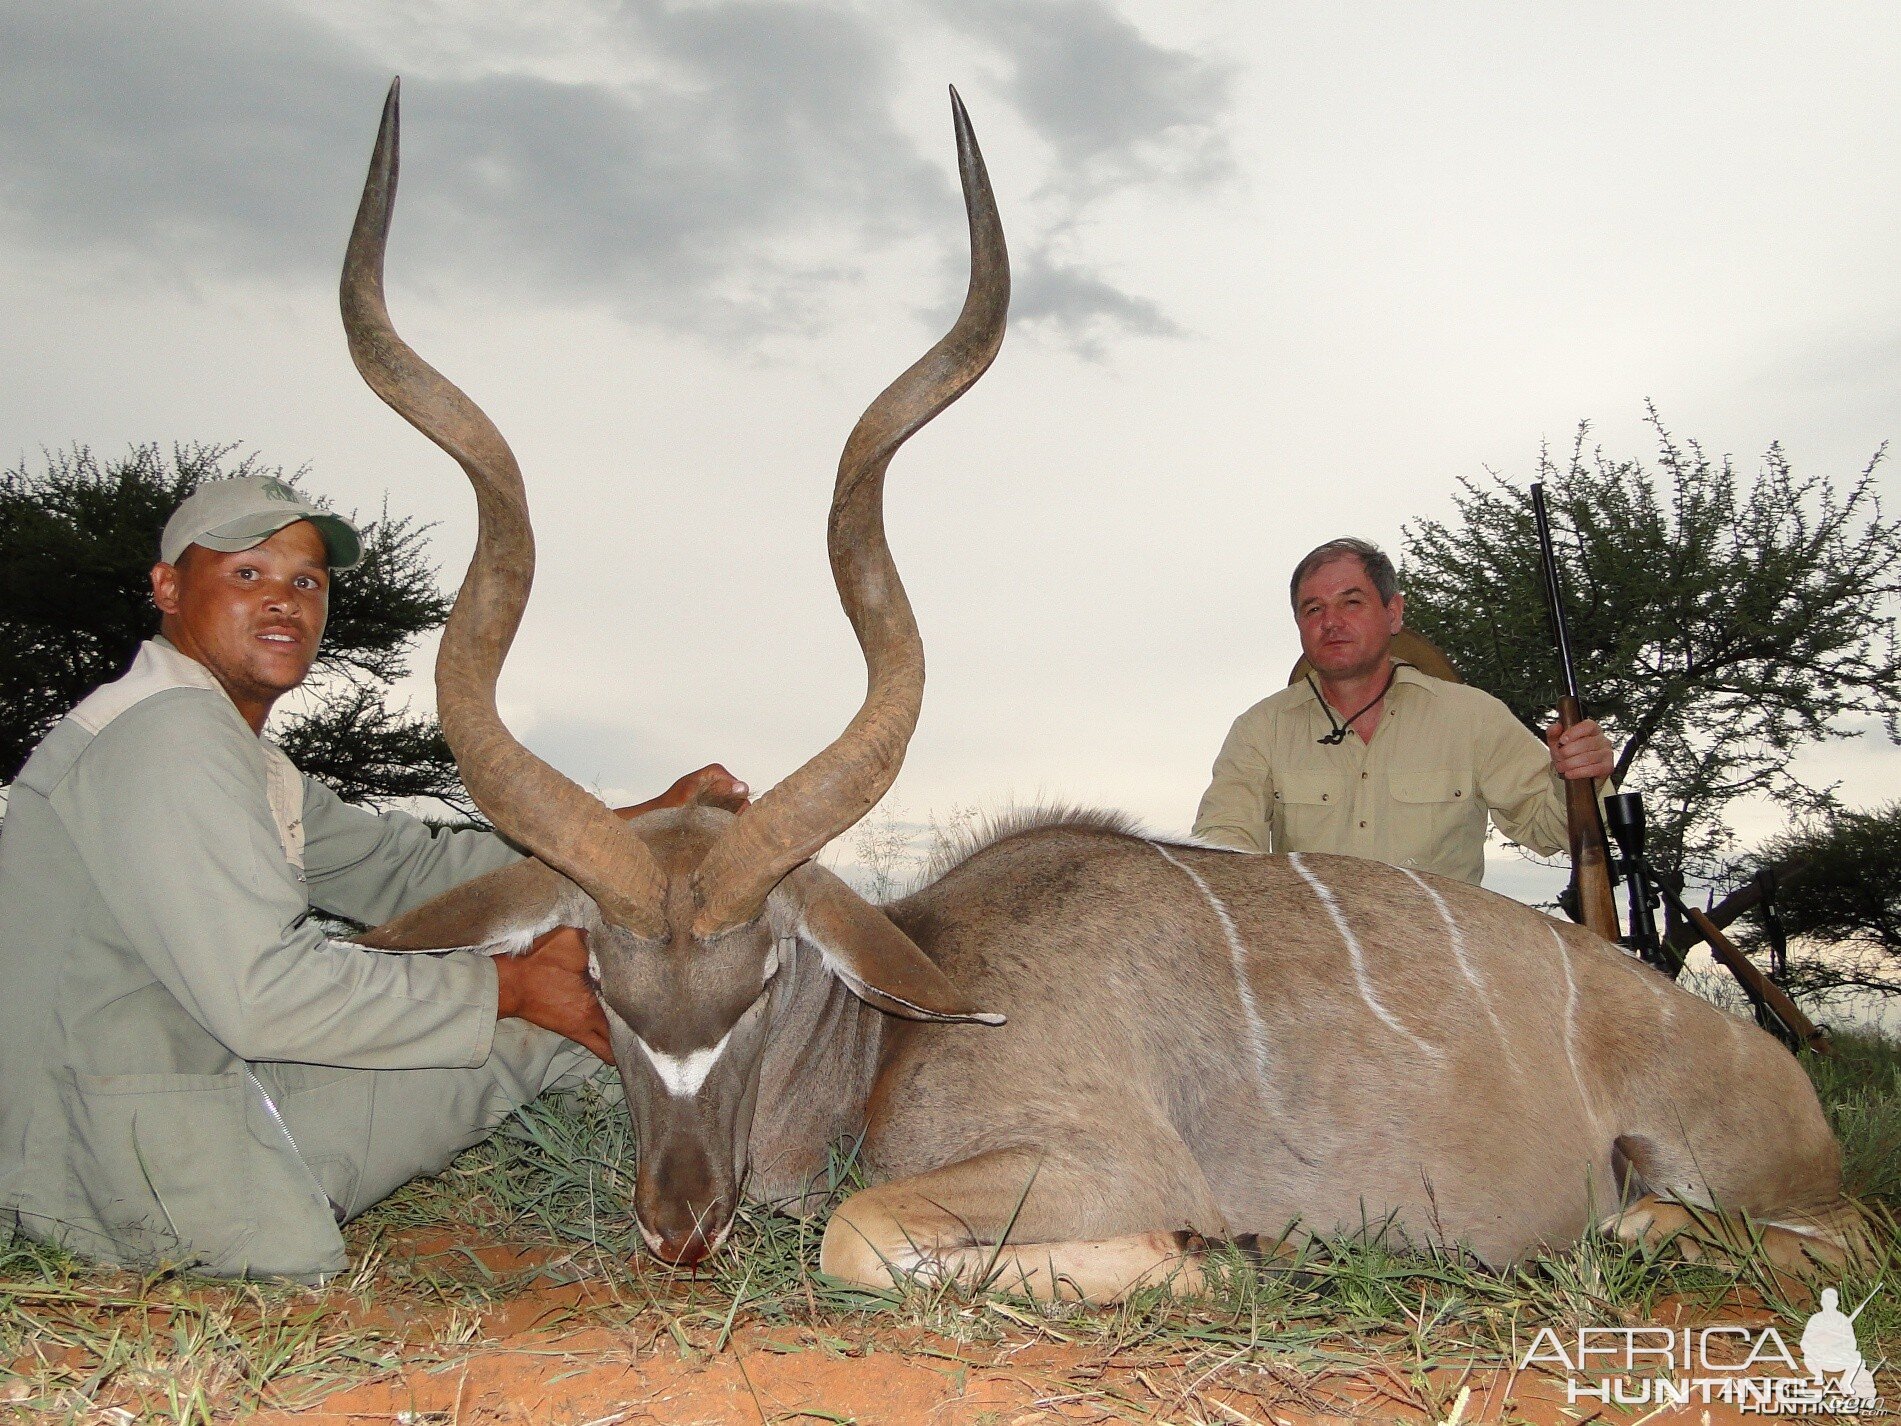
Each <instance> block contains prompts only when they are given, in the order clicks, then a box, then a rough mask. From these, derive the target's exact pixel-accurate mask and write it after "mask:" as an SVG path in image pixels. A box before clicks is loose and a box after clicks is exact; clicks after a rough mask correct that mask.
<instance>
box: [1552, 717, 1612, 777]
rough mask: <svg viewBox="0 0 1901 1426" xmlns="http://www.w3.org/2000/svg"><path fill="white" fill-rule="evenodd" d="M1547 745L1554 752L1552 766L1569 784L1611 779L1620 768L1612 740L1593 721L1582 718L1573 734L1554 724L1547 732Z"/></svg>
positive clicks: (1571, 730)
mask: <svg viewBox="0 0 1901 1426" xmlns="http://www.w3.org/2000/svg"><path fill="white" fill-rule="evenodd" d="M1545 746H1546V747H1548V748H1550V749H1551V765H1552V767H1554V768H1556V769H1557V772H1558V776H1559V777H1561V778H1564V779H1565V780H1566V781H1567V782H1581V781H1583V780H1584V779H1586V778H1590V779H1593V780H1595V779H1598V778H1605V777H1609V776H1610V775H1611V773H1613V772H1614V771H1616V769H1617V757H1616V755H1615V754H1614V753H1613V752H1612V751H1611V740H1610V739H1609V738H1607V737H1605V736H1604V730H1603V729H1602V728H1600V727H1598V726H1597V720H1596V719H1593V718H1582V719H1579V720H1578V721H1577V722H1576V723H1573V724H1572V725H1571V727H1570V729H1569V731H1566V730H1565V729H1563V728H1561V727H1559V726H1558V724H1556V723H1553V724H1552V725H1551V726H1550V727H1549V728H1546V729H1545Z"/></svg>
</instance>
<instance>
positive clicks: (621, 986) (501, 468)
mask: <svg viewBox="0 0 1901 1426" xmlns="http://www.w3.org/2000/svg"><path fill="white" fill-rule="evenodd" d="M951 103H952V109H953V112H954V116H955V122H956V130H957V152H958V163H959V167H960V170H961V173H962V178H963V188H964V203H965V208H966V211H967V213H968V215H969V224H970V246H971V274H970V289H969V293H968V295H967V297H966V298H965V301H964V307H963V311H962V312H961V314H960V315H959V316H958V318H957V321H956V323H955V325H954V326H952V328H951V330H950V331H949V332H948V333H947V334H946V335H945V336H944V338H943V339H942V340H941V341H939V342H938V343H937V345H936V346H934V347H932V348H931V350H930V351H929V352H927V353H926V354H925V355H924V356H923V357H922V358H921V359H920V360H919V361H918V362H917V363H916V364H915V365H913V366H912V367H911V368H910V369H909V370H908V371H906V372H905V373H904V374H903V375H902V376H900V377H899V378H898V379H897V380H896V381H894V382H893V383H892V384H891V385H890V386H889V387H887V388H886V389H885V391H884V392H883V394H881V395H880V396H879V397H878V398H877V400H876V401H874V402H873V403H872V404H871V406H870V407H869V408H868V409H867V410H866V412H865V414H864V415H863V416H862V417H861V418H860V419H859V421H858V424H857V426H856V428H854V430H853V431H852V433H851V437H850V439H849V440H848V441H847V442H846V444H845V451H844V455H843V456H842V458H841V459H840V461H839V467H838V479H837V483H836V485H835V487H834V490H833V497H832V510H831V518H830V521H829V524H828V526H827V536H826V543H827V548H828V550H829V552H830V555H831V563H832V574H833V578H834V579H835V581H836V582H837V585H838V593H839V598H840V600H841V601H842V602H843V604H844V607H845V613H846V615H847V617H848V618H849V619H850V620H851V624H852V628H853V630H854V632H855V633H856V634H857V637H858V642H859V647H860V648H861V649H862V650H863V651H864V656H865V665H866V670H867V691H866V694H865V699H864V703H863V704H862V706H861V707H860V708H859V710H858V713H857V715H856V716H855V717H854V718H853V719H852V720H851V722H850V723H849V724H848V725H847V726H846V728H845V730H844V732H843V733H841V734H840V735H839V737H838V738H837V739H836V740H835V741H834V742H833V743H832V744H831V746H829V747H827V748H826V749H824V750H823V751H822V752H820V753H819V754H818V755H817V756H816V757H814V758H812V759H811V760H810V761H809V762H807V763H806V764H805V765H804V766H803V767H801V768H799V769H798V770H797V771H796V772H794V773H793V774H792V775H791V776H789V777H787V778H786V779H785V780H784V781H783V782H781V783H779V784H778V785H777V786H776V787H774V788H773V789H772V790H771V791H769V792H767V793H766V794H765V795H764V796H763V797H761V798H760V799H759V801H758V802H757V804H756V805H754V806H753V807H752V808H750V809H749V810H748V811H746V812H745V813H744V814H742V815H740V816H738V817H734V816H732V815H731V814H729V813H727V812H725V811H722V810H719V809H716V808H712V807H688V808H682V809H678V810H672V811H666V812H653V813H648V814H646V815H645V816H642V817H640V818H637V819H635V820H634V821H632V822H622V821H620V820H619V819H618V818H617V817H615V816H614V814H613V813H612V812H610V811H609V810H608V809H607V808H606V807H605V806H603V805H602V804H601V803H600V801H599V800H597V799H596V798H595V797H594V796H592V795H591V794H590V793H588V792H587V791H586V790H584V789H583V788H581V787H580V786H578V785H577V784H576V783H574V782H573V781H571V780H570V779H568V778H567V777H566V776H564V775H563V774H561V773H559V772H557V771H556V770H555V769H554V768H552V767H550V766H549V765H548V764H547V763H545V762H543V761H542V760H541V759H540V758H538V757H536V756H535V755H534V754H533V753H531V752H529V751H528V750H527V749H526V748H525V747H523V746H522V745H521V744H520V743H519V742H518V741H517V740H516V739H515V738H514V736H513V735H512V734H510V733H509V731H508V729H507V728H506V727H504V726H503V724H502V721H501V717H500V715H499V714H498V712H497V711H496V705H495V685H496V679H497V677H498V676H499V675H500V672H501V668H502V662H503V660H504V659H505V658H506V656H507V653H508V649H509V645H510V643H511V642H512V641H513V639H514V636H515V631H516V628H517V627H518V625H519V624H520V621H521V615H522V611H523V609H524V608H525V606H526V604H527V601H528V591H529V586H530V584H531V583H532V580H533V576H534V562H535V549H534V536H533V534H532V532H531V530H530V528H529V521H528V505H527V499H526V496H525V494H524V491H523V488H522V479H521V471H520V468H519V466H518V465H517V464H516V461H515V457H514V455H513V453H512V452H511V451H510V450H509V448H508V444H507V442H506V441H504V440H503V439H502V436H501V433H500V432H498V431H497V430H496V429H495V427H494V425H493V424H492V423H491V422H490V421H489V419H488V418H487V417H486V416H485V415H484V414H483V413H482V411H481V410H480V409H479V408H478V407H477V406H476V405H475V403H474V402H472V401H470V400H469V399H468V397H466V396H465V395H463V393H462V392H461V391H459V390H458V389H457V388H456V387H455V386H454V385H453V384H452V383H450V382H449V381H448V380H447V379H446V378H444V377H443V376H441V375H440V374H439V373H437V372H436V371H435V370H434V369H433V368H431V367H430V366H429V365H428V364H427V363H426V362H424V361H423V360H422V359H421V358H420V357H418V356H417V355H416V354H415V352H414V351H412V350H411V349H410V348H409V346H408V345H407V344H406V343H405V342H404V341H403V340H402V338H401V337H399V336H398V335H397V334H396V331H395V329H394V327H392V326H391V324H390V320H389V313H388V309H387V307H386V306H385V303H384V298H383V254H384V248H385V244H386V239H387V236H388V231H389V223H390V213H391V208H392V204H393V202H394V199H395V194H396V169H397V86H396V85H394V84H392V85H391V86H390V92H389V98H388V100H387V101H386V103H385V105H384V109H383V122H382V127H381V130H380V131H379V133H378V135H377V140H376V150H375V153H374V155H373V156H372V158H371V160H370V172H369V178H368V180H367V181H366V183H365V184H364V189H363V200H362V203H361V205H360V206H359V208H358V210H357V217H356V226H355V228H354V229H353V230H352V232H351V235H350V246H349V252H348V255H347V256H346V258H345V260H344V270H343V284H342V300H343V322H344V328H345V330H346V332H347V333H348V336H349V341H350V353H351V355H352V356H353V357H354V358H355V360H356V365H357V370H358V371H360V372H361V373H362V374H363V378H364V380H365V381H367V382H368V383H369V384H370V386H371V388H372V389H373V390H375V392H376V393H377V395H379V396H381V397H382V398H383V400H385V401H386V402H388V403H389V404H390V405H391V406H392V407H393V408H395V410H396V411H397V412H398V413H399V414H400V415H401V416H403V417H404V418H405V419H406V420H408V421H409V422H410V424H412V425H414V426H415V427H416V428H417V429H418V430H420V431H421V432H422V433H423V434H424V435H426V436H428V437H429V438H430V439H431V440H433V441H434V442H435V443H436V444H437V445H439V446H441V447H442V448H443V449H444V450H445V451H447V452H448V453H449V454H450V455H451V456H453V457H454V458H455V460H456V461H457V463H458V464H460V465H461V467H462V469H463V471H464V472H466V474H467V475H468V477H469V481H470V483H471V484H472V485H473V486H474V489H475V498H476V505H477V510H478V515H479V530H478V533H477V539H476V548H475V554H474V557H473V558H472V559H471V560H470V563H469V570H468V574H467V576H466V577H465V578H464V580H463V582H462V588H461V590H460V592H459V593H458V594H457V596H456V600H455V607H454V609H453V611H452V612H451V613H450V615H449V620H448V623H447V625H446V626H445V627H444V629H443V634H442V644H441V649H440V652H439V654H438V655H437V659H436V697H437V711H438V715H439V717H440V718H441V720H442V730H443V734H444V736H445V737H446V738H447V739H448V742H449V746H450V747H451V749H453V750H454V753H455V759H456V764H457V766H458V767H459V768H460V770H461V773H462V779H463V782H464V783H465V785H466V786H467V787H468V790H469V795H470V796H471V797H472V798H473V799H474V801H475V803H476V805H477V806H478V807H480V808H481V810H482V812H483V813H484V814H485V815H486V816H487V817H488V818H489V820H490V821H491V822H493V823H494V825H495V826H496V828H497V829H498V830H500V831H501V832H502V833H503V834H505V835H506V836H508V837H509V838H510V839H511V840H513V841H514V842H515V843H517V844H518V845H520V846H522V847H524V848H526V849H527V850H528V851H530V852H531V853H532V854H533V858H534V859H533V860H530V861H526V862H523V863H521V864H519V865H518V866H515V867H511V868H509V869H507V870H505V871H502V872H497V873H495V874H493V875H492V876H490V877H485V878H482V879H480V880H478V881H476V882H473V883H470V884H469V885H468V886H467V887H464V888H459V889H458V890H457V891H455V892H451V893H449V895H448V896H445V897H441V898H438V899H437V900H436V901H434V902H431V903H429V904H428V905H426V906H423V907H419V908H417V909H416V910H414V911H412V912H410V913H408V914H406V915H405V916H403V917H401V918H399V919H398V920H396V921H393V922H391V923H389V924H388V925H386V926H383V927H380V928H378V930H377V931H376V932H373V933H372V934H371V935H370V936H369V937H366V938H365V942H366V944H370V945H374V946H381V947H385V948H389V949H420V948H424V947H443V946H476V945H481V946H488V947H490V948H493V947H495V946H496V945H497V944H499V943H506V944H508V945H509V946H511V947H512V948H515V949H519V948H520V947H522V946H525V945H526V943H527V941H528V940H529V939H531V938H532V937H533V936H534V935H537V934H539V933H540V932H541V931H543V930H546V929H548V928H550V927H553V926H555V925H560V924H568V925H579V926H582V927H584V928H585V929H586V930H587V931H588V933H589V947H590V949H591V951H592V960H593V967H592V968H593V971H594V975H595V979H596V983H597V987H598V990H599V994H600V997H601V1002H602V1004H603V1006H604V1008H605V1010H606V1013H607V1020H608V1025H609V1028H610V1032H611V1035H612V1039H613V1046H614V1054H615V1058H616V1060H617V1061H618V1063H619V1068H620V1075H621V1080H622V1083H623V1084H624V1085H625V1087H626V1091H627V1103H628V1106H629V1109H630V1111H631V1112H632V1114H633V1116H634V1120H635V1125H636V1128H637V1131H638V1135H639V1143H640V1169H639V1176H638V1181H637V1184H636V1189H635V1203H634V1208H635V1213H636V1216H637V1217H638V1219H639V1222H640V1228H641V1233H642V1235H643V1236H644V1237H645V1239H646V1241H647V1243H648V1245H649V1246H650V1247H651V1248H652V1249H653V1251H654V1252H655V1253H656V1254H657V1255H659V1256H660V1257H662V1258H665V1259H667V1260H669V1261H672V1262H678V1263H693V1262H697V1261H698V1260H699V1259H701V1258H703V1257H704V1256H706V1254H707V1253H709V1252H711V1251H712V1250H713V1249H714V1248H715V1247H716V1246H717V1245H718V1243H719V1242H720V1240H721V1239H722V1237H723V1236H724V1235H725V1233H726V1231H727V1229H728V1228H729V1227H730V1226H731V1223H732V1217H733V1213H734V1211H735V1209H736V1208H737V1206H738V1198H739V1190H740V1186H741V1183H742V1182H743V1180H744V1177H745V1173H746V1167H747V1160H746V1148H747V1141H748V1136H749V1133H750V1130H751V1124H752V1112H753V1101H754V1096H755V1094H756V1092H757V1088H758V1083H759V1068H760V1062H761V1058H762V1055H763V1052H764V1046H765V1039H766V1030H767V1027H768V1025H769V1022H770V1018H771V1013H772V1001H773V990H774V986H775V978H776V977H778V976H779V974H780V970H781V964H780V961H781V954H780V948H781V946H782V944H784V943H786V942H788V941H794V940H796V941H800V942H803V943H805V944H806V945H808V946H810V947H812V948H814V949H815V950H817V951H818V952H819V953H820V954H821V955H822V956H823V957H824V962H825V964H826V966H827V967H828V968H829V969H830V970H831V971H832V973H834V974H835V975H837V976H838V977H839V978H840V979H841V980H843V981H844V982H845V983H846V984H847V985H849V986H850V987H851V989H852V990H853V991H854V992H856V993H857V994H858V995H860V996H861V997H862V998H864V999H865V1000H866V1001H868V1002H869V1003H871V1004H872V1005H875V1006H877V1007H879V1008H880V1009H882V1010H884V1011H886V1012H888V1013H892V1014H897V1015H903V1016H908V1017H911V1018H915V1019H925V1020H981V1021H986V1022H992V1023H994V1022H996V1021H997V1020H998V1019H999V1018H1000V1017H996V1016H991V1015H985V1014H983V1013H981V1012H980V1011H978V1010H977V1009H976V1008H975V1007H974V1006H972V1005H970V1004H968V1003H967V1002H966V1001H965V1000H964V998H963V997H962V995H961V994H960V993H959V992H958V991H957V989H956V988H955V987H954V986H953V985H951V983H950V982H949V981H948V980H947V979H946V978H945V977H944V975H943V974H942V973H941V972H939V971H938V970H937V968H936V967H935V966H934V965H932V963H931V962H930V961H929V960H928V959H926V957H925V956H924V955H923V953H922V952H921V951H919V950H918V948H917V947H916V946H915V945H913V944H912V942H911V941H910V940H909V938H907V937H906V936H905V935H904V934H903V933H902V932H901V931H899V930H898V929H897V927H896V926H894V925H893V924H892V923H891V922H890V921H889V920H888V919H887V918H886V917H885V916H884V915H883V914H882V913H881V912H879V911H878V910H877V909H876V908H875V907H873V906H871V905H870V904H869V903H867V902H865V901H863V900H862V899H860V898H859V897H858V896H857V895H856V894H855V893H854V892H852V891H851V889H850V888H849V887H848V886H846V885H845V883H844V882H842V881H841V880H839V879H838V878H837V877H836V876H834V875H832V874H831V873H830V872H828V871H826V870H824V869H823V868H821V867H820V866H818V864H817V863H815V862H813V861H812V860H811V859H812V857H813V856H814V855H815V854H816V853H817V852H818V850H819V849H820V848H821V847H823V846H824V845H825V843H826V842H828V841H830V840H831V839H832V838H833V837H835V836H837V835H838V834H839V833H841V832H843V831H844V830H845V829H846V828H848V827H850V826H852V825H853V824H854V823H856V822H857V821H858V820H859V818H861V817H863V816H864V815H865V813H866V812H867V811H869V810H870V809H871V807H872V806H873V805H874V804H875V803H876V802H877V801H878V799H879V798H880V797H882V796H883V795H884V793H885V791H886V789H888V788H889V787H890V786H891V783H892V781H893V780H894V779H895V778H896V777H897V774H898V769H899V766H900V765H901V764H902V762H903V760H904V752H905V747H906V744H907V743H908V742H909V741H910V737H911V734H912V731H913V730H914V729H915V728H916V726H917V719H918V711H919V708H920V705H921V703H922V699H923V692H924V652H923V645H922V642H921V641H920V639H919V637H918V631H917V624H916V622H915V620H914V619H913V617H912V614H911V605H910V601H909V600H908V599H907V598H906V597H905V592H904V586H903V585H902V584H901V583H900V582H899V579H898V572H897V567H896V566H895V565H894V564H893V562H892V559H891V553H890V549H889V547H888V545H887V544H886V540H885V531H884V516H883V496H884V477H885V469H886V467H887V466H888V465H889V463H890V460H891V457H892V455H893V454H894V453H895V452H896V451H897V449H898V447H899V446H900V445H902V444H903V443H904V441H905V440H906V439H907V438H908V437H909V436H910V435H911V434H912V433H913V432H914V431H916V430H918V429H919V428H920V427H921V426H923V425H924V424H925V423H926V422H927V421H929V420H930V419H931V418H932V417H933V416H935V415H936V414H937V413H938V412H939V411H941V410H943V409H944V408H945V407H946V406H948V405H949V404H950V403H951V402H952V401H954V400H956V399H957V398H958V397H959V396H960V395H962V394H963V393H964V392H965V391H966V390H968V389H969V387H970V386H971V384H972V383H974V382H975V381H976V380H977V378H978V377H979V376H981V375H982V374H983V372H984V370H985V368H986V367H988V366H989V365H990V362H991V360H992V359H993V358H994V357H995V356H996V353H997V348H998V346H999V345H1000V343H1001V342H1002V339H1003V326H1004V314H1005V311H1006V309H1007V307H1008V305H1009V292H1010V275H1009V262H1008V258H1007V256H1006V254H1005V251H1004V244H1003V230H1002V227H1001V225H1000V224H999V222H998V219H997V211H996V203H995V200H994V199H993V197H992V195H991V191H990V183H989V179H988V177H987V176H986V174H985V172H984V164H983V158H982V155H981V154H979V152H978V150H977V142H976V139H975V137H974V136H973V135H972V133H971V129H970V122H969V119H968V117H967V116H966V114H965V113H964V108H963V105H962V103H961V102H959V101H958V99H957V95H956V92H955V91H954V90H953V91H952V94H951Z"/></svg>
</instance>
